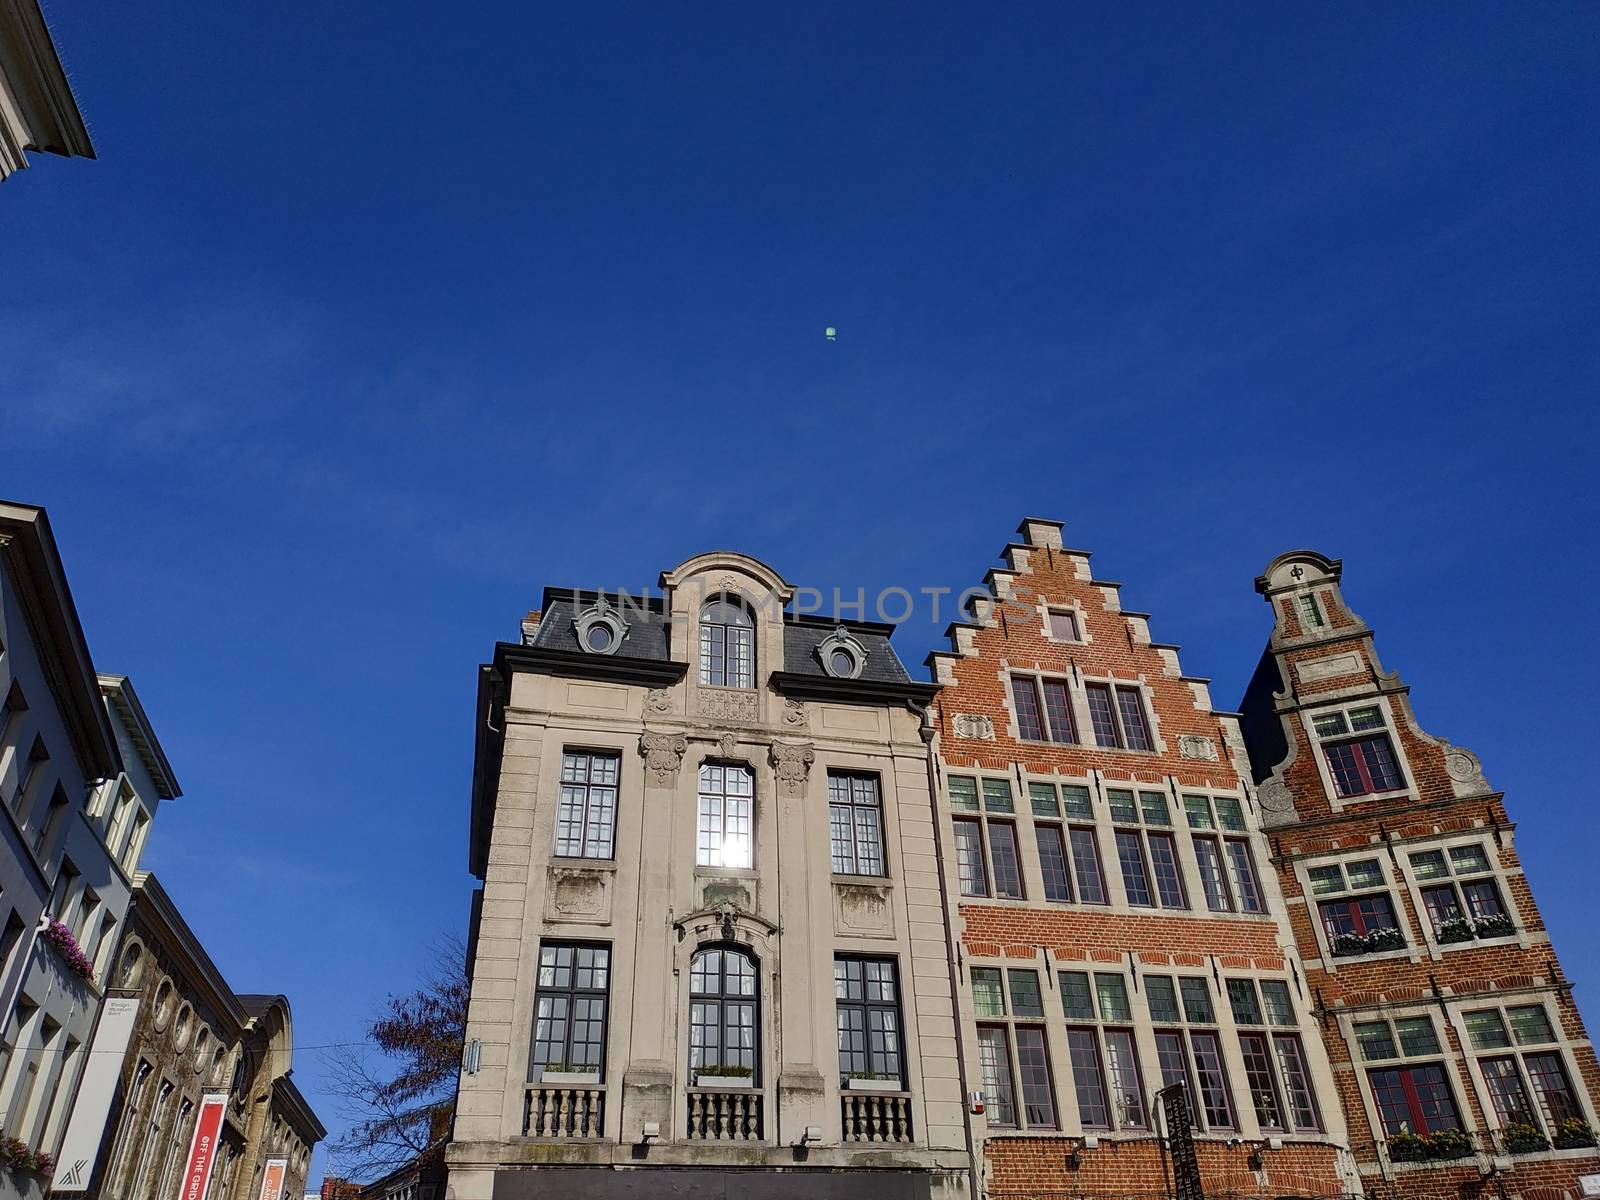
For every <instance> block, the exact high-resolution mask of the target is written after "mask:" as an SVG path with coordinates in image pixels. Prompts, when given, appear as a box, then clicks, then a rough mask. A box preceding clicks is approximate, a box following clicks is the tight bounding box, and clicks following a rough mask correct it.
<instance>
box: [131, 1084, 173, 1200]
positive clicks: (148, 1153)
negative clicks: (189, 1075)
mask: <svg viewBox="0 0 1600 1200" xmlns="http://www.w3.org/2000/svg"><path fill="white" fill-rule="evenodd" d="M172 1091H173V1087H172V1084H170V1083H169V1082H167V1081H166V1080H165V1079H163V1080H162V1081H161V1087H160V1090H158V1091H157V1092H156V1102H155V1103H154V1104H153V1105H151V1106H150V1118H149V1120H148V1121H147V1122H146V1123H145V1127H144V1130H143V1137H142V1138H141V1139H140V1142H141V1144H140V1147H139V1165H138V1166H137V1167H135V1168H134V1172H133V1194H134V1195H135V1196H137V1197H140V1198H141V1200H152V1197H154V1195H155V1190H156V1166H157V1163H158V1161H159V1160H158V1159H157V1157H156V1147H157V1146H158V1145H160V1143H161V1123H162V1122H163V1121H164V1120H165V1119H166V1115H167V1105H168V1104H169V1103H170V1102H171V1100H172Z"/></svg>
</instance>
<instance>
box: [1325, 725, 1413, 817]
mask: <svg viewBox="0 0 1600 1200" xmlns="http://www.w3.org/2000/svg"><path fill="white" fill-rule="evenodd" d="M1311 727H1312V729H1313V730H1314V731H1315V732H1316V735H1317V739H1318V741H1320V742H1321V744H1322V754H1323V757H1324V758H1325V759H1326V760H1327V763H1328V773H1329V775H1331V776H1332V778H1333V786H1334V790H1335V791H1336V792H1338V794H1339V796H1340V797H1341V798H1346V799H1348V798H1350V797H1352V796H1371V795H1376V794H1378V793H1381V792H1392V791H1398V790H1399V789H1401V788H1403V787H1405V785H1406V783H1405V777H1404V776H1403V775H1401V773H1400V762H1399V760H1398V759H1397V758H1396V757H1395V753H1394V744H1393V743H1392V742H1390V740H1389V730H1388V726H1387V723H1386V722H1385V721H1384V718H1383V710H1382V709H1381V708H1380V707H1378V705H1376V704H1369V705H1363V706H1362V707H1360V708H1352V709H1350V710H1349V711H1347V712H1330V713H1319V714H1317V715H1315V716H1313V717H1312V718H1311Z"/></svg>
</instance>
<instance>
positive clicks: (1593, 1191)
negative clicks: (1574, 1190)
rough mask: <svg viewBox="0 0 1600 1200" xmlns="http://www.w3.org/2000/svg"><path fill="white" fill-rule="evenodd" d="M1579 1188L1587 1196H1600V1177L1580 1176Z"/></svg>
mask: <svg viewBox="0 0 1600 1200" xmlns="http://www.w3.org/2000/svg"><path fill="white" fill-rule="evenodd" d="M1578 1186H1579V1187H1580V1188H1582V1189H1583V1194H1584V1195H1585V1196H1600V1175H1579V1176H1578Z"/></svg>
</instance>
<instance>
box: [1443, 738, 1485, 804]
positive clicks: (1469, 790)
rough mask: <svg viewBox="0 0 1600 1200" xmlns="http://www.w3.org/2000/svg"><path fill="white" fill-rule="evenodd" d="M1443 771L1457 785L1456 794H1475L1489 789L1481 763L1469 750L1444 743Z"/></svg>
mask: <svg viewBox="0 0 1600 1200" xmlns="http://www.w3.org/2000/svg"><path fill="white" fill-rule="evenodd" d="M1444 772H1445V774H1446V775H1448V776H1450V780H1451V782H1452V783H1455V784H1458V785H1459V786H1458V787H1457V788H1456V789H1455V790H1456V794H1457V795H1467V796H1471V795H1475V794H1477V793H1479V792H1487V791H1488V790H1489V781H1488V780H1486V779H1485V778H1484V777H1483V764H1482V763H1480V762H1479V761H1478V756H1477V755H1476V754H1474V753H1473V752H1472V751H1471V750H1468V749H1466V748H1465V747H1462V746H1452V745H1450V743H1448V742H1446V743H1445V750H1444Z"/></svg>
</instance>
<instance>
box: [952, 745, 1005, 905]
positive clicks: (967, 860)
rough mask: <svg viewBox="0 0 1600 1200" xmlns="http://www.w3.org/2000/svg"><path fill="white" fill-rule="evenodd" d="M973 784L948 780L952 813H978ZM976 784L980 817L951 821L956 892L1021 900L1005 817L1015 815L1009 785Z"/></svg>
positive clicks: (956, 777)
mask: <svg viewBox="0 0 1600 1200" xmlns="http://www.w3.org/2000/svg"><path fill="white" fill-rule="evenodd" d="M979 782H980V781H979V780H977V779H974V778H973V777H972V776H970V775H952V776H950V780H949V789H950V807H951V808H952V809H954V810H955V811H956V812H958V813H960V812H976V811H978V792H979V788H978V785H979ZM981 782H982V785H983V812H984V814H985V815H984V816H983V817H982V818H981V819H980V818H977V817H957V818H956V819H955V822H954V824H955V835H956V872H957V875H958V878H959V881H960V884H961V894H962V895H963V896H1000V897H1003V898H1005V899H1009V900H1021V899H1022V896H1023V893H1022V866H1021V862H1020V860H1019V858H1018V856H1017V826H1016V822H1015V821H1013V820H1012V819H1011V816H1012V814H1014V813H1015V812H1016V803H1015V801H1014V800H1013V798H1012V795H1011V782H1010V780H1006V779H985V780H982V781H981ZM990 814H999V815H998V816H994V815H990Z"/></svg>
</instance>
